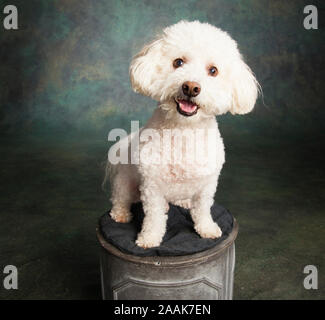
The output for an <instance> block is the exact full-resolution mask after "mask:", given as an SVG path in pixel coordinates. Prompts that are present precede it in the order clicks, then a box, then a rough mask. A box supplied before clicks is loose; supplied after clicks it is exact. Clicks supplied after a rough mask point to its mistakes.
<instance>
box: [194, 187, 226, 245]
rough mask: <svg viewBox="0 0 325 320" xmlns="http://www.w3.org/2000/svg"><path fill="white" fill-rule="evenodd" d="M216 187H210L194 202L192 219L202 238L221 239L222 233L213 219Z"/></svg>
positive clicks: (199, 194) (196, 196)
mask: <svg viewBox="0 0 325 320" xmlns="http://www.w3.org/2000/svg"><path fill="white" fill-rule="evenodd" d="M215 190H216V185H208V186H206V188H204V189H203V190H201V191H200V192H199V193H198V194H196V195H195V196H194V197H193V199H192V201H193V203H192V209H191V211H190V212H191V217H192V220H193V222H194V228H195V230H196V232H197V233H198V234H199V235H200V236H201V237H202V238H212V239H215V238H219V237H221V234H222V231H221V229H220V228H219V226H218V224H217V223H215V222H214V221H213V219H212V217H211V207H212V205H213V201H214V199H213V197H214V193H215Z"/></svg>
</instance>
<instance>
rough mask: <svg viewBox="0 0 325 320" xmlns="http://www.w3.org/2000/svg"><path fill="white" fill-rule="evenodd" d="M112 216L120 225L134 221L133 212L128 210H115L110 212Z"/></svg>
mask: <svg viewBox="0 0 325 320" xmlns="http://www.w3.org/2000/svg"><path fill="white" fill-rule="evenodd" d="M110 216H111V217H112V219H113V220H114V221H115V222H119V223H128V222H130V221H131V220H132V214H131V212H130V211H129V210H126V209H119V210H114V209H113V210H112V211H111V212H110Z"/></svg>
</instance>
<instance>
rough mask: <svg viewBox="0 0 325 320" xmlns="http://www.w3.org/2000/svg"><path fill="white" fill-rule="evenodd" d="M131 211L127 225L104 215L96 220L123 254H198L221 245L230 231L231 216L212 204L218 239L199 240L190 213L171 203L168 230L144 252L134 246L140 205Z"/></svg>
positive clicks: (137, 230) (105, 234) (109, 239)
mask: <svg viewBox="0 0 325 320" xmlns="http://www.w3.org/2000/svg"><path fill="white" fill-rule="evenodd" d="M131 212H132V213H133V219H132V221H131V222H129V223H117V222H115V221H114V220H113V219H112V218H111V216H110V215H109V212H106V213H105V214H104V215H103V216H102V217H101V218H100V219H99V228H100V231H101V233H102V235H103V237H104V238H105V239H106V241H107V242H109V243H110V244H112V245H113V246H115V247H117V248H118V249H119V250H120V251H122V252H124V253H128V254H132V255H136V256H181V255H188V254H194V253H197V252H201V251H204V250H207V249H210V248H213V247H214V246H215V245H217V244H219V243H221V242H222V241H223V240H224V239H226V238H227V236H228V235H229V233H230V232H231V231H232V228H233V217H232V215H231V213H230V212H229V211H228V210H227V209H225V208H224V207H222V206H220V205H218V204H216V203H215V204H214V205H213V206H212V208H211V215H212V218H213V220H214V221H215V222H217V223H218V225H219V227H220V228H221V230H222V236H221V237H220V238H218V239H204V238H201V237H200V236H199V235H198V234H197V233H196V232H195V230H194V225H193V221H192V218H191V216H190V212H189V210H187V209H184V208H181V207H178V206H174V205H172V204H170V205H169V211H168V221H167V231H166V234H165V236H164V238H163V241H162V243H161V245H160V246H159V247H154V248H149V249H143V248H141V247H138V246H137V245H136V244H135V240H136V238H137V234H138V233H139V232H140V230H141V226H142V221H143V217H144V213H143V209H142V204H141V203H140V202H139V203H136V204H133V205H132V208H131Z"/></svg>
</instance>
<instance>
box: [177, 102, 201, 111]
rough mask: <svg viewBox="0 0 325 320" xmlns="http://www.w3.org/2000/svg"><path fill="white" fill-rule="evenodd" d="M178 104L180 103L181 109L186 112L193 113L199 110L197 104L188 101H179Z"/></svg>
mask: <svg viewBox="0 0 325 320" xmlns="http://www.w3.org/2000/svg"><path fill="white" fill-rule="evenodd" d="M178 103H179V107H180V108H181V109H182V110H183V111H185V112H193V111H195V110H196V108H197V105H196V104H194V103H192V102H189V101H186V100H181V101H178Z"/></svg>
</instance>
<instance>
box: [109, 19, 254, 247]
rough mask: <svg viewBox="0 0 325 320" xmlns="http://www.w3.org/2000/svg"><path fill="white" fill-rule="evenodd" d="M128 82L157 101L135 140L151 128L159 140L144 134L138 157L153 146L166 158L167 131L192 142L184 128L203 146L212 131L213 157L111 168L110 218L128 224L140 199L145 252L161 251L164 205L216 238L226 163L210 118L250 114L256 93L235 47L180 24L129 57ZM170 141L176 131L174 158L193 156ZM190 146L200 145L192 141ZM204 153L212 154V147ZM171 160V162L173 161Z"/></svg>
mask: <svg viewBox="0 0 325 320" xmlns="http://www.w3.org/2000/svg"><path fill="white" fill-rule="evenodd" d="M130 78H131V83H132V87H133V89H134V90H135V91H136V92H139V93H141V94H143V95H146V96H149V97H151V98H153V99H155V100H157V101H158V108H157V109H156V110H155V112H154V114H153V116H152V117H151V118H150V120H149V121H148V123H147V124H146V125H145V127H144V128H141V129H140V134H141V133H144V132H145V129H150V130H151V131H150V132H151V133H150V134H149V136H151V138H152V137H154V136H155V137H157V134H158V140H157V139H151V140H150V139H148V134H146V135H145V137H144V138H143V137H141V138H140V142H139V148H138V152H140V153H141V152H142V151H145V150H144V149H145V148H146V147H148V146H149V145H150V150H151V155H152V154H154V155H155V156H158V157H161V158H164V157H166V155H167V153H168V152H167V151H166V150H165V149H166V143H164V142H162V143H161V140H159V138H162V136H163V132H168V130H167V129H170V130H174V129H177V130H175V131H177V132H178V133H179V132H182V133H184V132H185V133H186V134H185V135H183V137H184V136H185V137H186V139H188V140H189V141H190V143H191V142H193V139H194V138H193V135H191V134H187V133H188V129H191V130H195V129H198V132H201V133H202V132H203V135H202V136H201V137H203V138H202V140H201V141H199V144H200V142H201V144H202V145H204V142H206V140H207V137H208V134H207V133H208V131H209V130H210V131H211V130H212V132H214V142H213V144H214V146H213V148H212V149H213V150H214V151H215V153H214V156H211V155H210V156H209V157H208V158H207V159H205V160H206V161H204V163H203V162H202V163H195V162H189V161H185V160H181V161H169V162H168V161H167V162H166V161H160V162H159V161H158V162H155V161H144V160H145V159H146V156H143V155H142V157H140V159H142V160H140V161H139V162H138V163H135V164H134V163H132V162H131V163H128V164H115V165H109V170H108V171H109V175H110V180H111V186H112V196H111V200H112V204H113V207H112V210H111V213H110V214H111V217H112V218H113V219H114V220H115V221H116V222H129V221H130V219H131V218H132V216H131V213H130V206H131V204H132V203H133V202H137V201H139V200H141V201H142V205H143V210H144V213H145V216H144V221H143V225H142V230H141V232H140V233H139V234H138V238H137V240H136V244H137V245H138V246H140V247H143V248H150V247H155V246H159V245H160V243H161V241H162V239H163V236H164V234H165V231H166V222H167V214H166V213H167V211H168V203H173V204H177V205H180V206H183V207H185V208H188V209H190V213H191V217H192V219H193V222H194V227H195V230H196V231H197V233H198V234H199V235H200V236H201V237H203V238H218V237H220V236H221V233H222V232H221V230H220V228H219V226H218V225H217V224H216V223H215V222H214V221H213V220H212V217H211V214H210V208H211V206H212V204H213V201H214V194H215V192H216V188H217V184H218V178H219V174H220V171H221V169H222V166H223V164H224V159H225V155H224V145H223V141H222V138H221V137H220V133H219V130H218V125H217V122H216V119H215V117H216V115H220V114H224V113H226V112H228V111H230V112H231V113H232V114H244V113H248V112H250V111H251V110H252V109H253V107H254V104H255V101H256V98H257V95H258V88H259V86H258V83H257V81H256V79H255V77H254V75H253V74H252V72H251V70H250V68H249V67H248V66H247V65H246V64H245V62H244V61H243V59H242V57H241V55H240V53H239V51H238V48H237V43H236V42H235V41H234V40H233V39H232V38H231V37H230V36H229V35H228V34H227V33H226V32H224V31H221V30H220V29H218V28H216V27H214V26H212V25H210V24H208V23H200V22H198V21H194V22H187V21H181V22H179V23H177V24H175V25H172V26H170V27H168V28H166V29H164V30H163V33H162V35H160V36H159V38H158V39H156V40H155V41H153V42H152V43H150V44H148V45H146V46H145V47H144V48H143V49H142V51H141V52H140V53H139V54H137V55H136V56H135V57H134V59H133V61H132V63H131V66H130ZM164 130H165V131H164ZM166 130H167V131H166ZM186 130H187V131H186ZM136 134H139V132H138V133H133V134H131V135H130V136H128V137H127V138H125V139H127V140H125V139H124V142H125V141H126V142H127V143H126V144H124V146H125V145H126V147H124V148H127V149H128V150H127V151H129V152H130V153H129V155H130V156H129V160H130V159H131V158H132V157H134V155H135V151H134V150H132V148H131V147H130V145H131V142H132V141H133V139H135V138H134V137H135V136H136ZM174 136H175V134H174V133H171V134H170V136H169V138H170V141H171V143H170V144H169V146H170V149H169V150H171V153H172V154H174V153H173V152H175V151H180V152H181V155H183V156H184V154H186V153H187V154H189V153H191V154H192V152H193V150H192V151H190V149H187V147H186V148H184V146H183V145H181V147H180V146H179V144H177V143H176V140H175V139H174V138H173V137H174ZM163 141H164V140H163ZM166 141H167V140H166ZM195 141H196V146H197V139H196V140H195ZM122 142H123V140H120V141H119V142H118V143H117V144H116V145H115V147H116V146H122ZM121 149H123V148H121ZM176 149H178V150H176ZM203 149H204V151H205V152H206V151H207V150H208V151H211V143H210V144H209V143H207V144H206V145H205V146H204V147H203ZM124 151H125V150H124ZM121 152H123V151H121ZM145 154H147V153H145ZM210 154H211V152H210ZM168 157H169V155H168ZM171 158H172V160H173V159H174V160H175V155H174V156H171Z"/></svg>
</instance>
